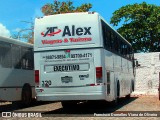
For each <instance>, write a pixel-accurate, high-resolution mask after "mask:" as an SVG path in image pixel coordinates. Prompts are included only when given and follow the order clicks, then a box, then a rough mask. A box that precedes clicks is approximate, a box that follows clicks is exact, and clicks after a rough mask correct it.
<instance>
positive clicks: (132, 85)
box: [132, 80, 134, 91]
mask: <svg viewBox="0 0 160 120" xmlns="http://www.w3.org/2000/svg"><path fill="white" fill-rule="evenodd" d="M132 91H134V81H133V80H132Z"/></svg>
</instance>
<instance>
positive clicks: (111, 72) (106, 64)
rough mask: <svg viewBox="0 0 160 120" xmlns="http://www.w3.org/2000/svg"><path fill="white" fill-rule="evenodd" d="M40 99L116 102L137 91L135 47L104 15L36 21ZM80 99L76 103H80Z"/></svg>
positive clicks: (65, 103) (70, 15)
mask: <svg viewBox="0 0 160 120" xmlns="http://www.w3.org/2000/svg"><path fill="white" fill-rule="evenodd" d="M34 32H35V36H34V37H35V44H34V60H35V82H36V87H35V88H36V94H37V96H36V97H37V100H38V101H61V102H62V105H63V107H67V106H71V105H73V104H75V103H76V102H77V101H79V100H80V101H81V100H106V101H114V100H117V98H119V97H122V96H127V97H129V96H130V94H131V92H132V91H133V90H134V68H133V52H132V46H131V44H130V43H129V42H127V41H126V40H125V39H124V38H123V37H122V36H121V35H120V34H118V33H117V32H116V31H115V30H114V29H113V28H112V27H110V26H109V25H108V24H107V23H106V22H105V20H104V19H103V18H102V17H101V16H100V15H99V14H98V13H90V12H85V13H67V14H58V15H51V16H44V17H42V18H37V19H36V20H35V31H34ZM74 101H75V102H74Z"/></svg>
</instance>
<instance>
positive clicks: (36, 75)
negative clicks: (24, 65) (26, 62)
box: [35, 70, 39, 85]
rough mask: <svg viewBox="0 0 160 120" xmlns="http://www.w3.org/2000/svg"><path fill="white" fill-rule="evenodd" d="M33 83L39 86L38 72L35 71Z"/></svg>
mask: <svg viewBox="0 0 160 120" xmlns="http://www.w3.org/2000/svg"><path fill="white" fill-rule="evenodd" d="M35 83H36V85H39V70H35Z"/></svg>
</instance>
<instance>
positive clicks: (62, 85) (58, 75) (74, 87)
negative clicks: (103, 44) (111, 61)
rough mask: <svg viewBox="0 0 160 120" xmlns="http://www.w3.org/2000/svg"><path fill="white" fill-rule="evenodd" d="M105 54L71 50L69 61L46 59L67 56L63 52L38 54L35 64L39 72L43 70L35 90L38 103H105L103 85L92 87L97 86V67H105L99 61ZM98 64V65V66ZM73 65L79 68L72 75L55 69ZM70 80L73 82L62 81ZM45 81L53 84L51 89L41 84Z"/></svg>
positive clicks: (67, 59) (100, 50) (70, 72)
mask: <svg viewBox="0 0 160 120" xmlns="http://www.w3.org/2000/svg"><path fill="white" fill-rule="evenodd" d="M102 51H103V50H102V49H87V50H85V49H81V50H80V49H77V50H70V53H69V54H70V58H63V59H59V60H55V59H54V58H51V59H46V58H47V57H46V56H57V55H64V56H66V53H65V51H64V50H63V51H62V50H61V51H54V52H53V51H52V52H42V53H36V54H35V58H40V60H39V62H36V64H35V67H36V69H39V70H40V86H39V88H36V92H37V100H104V99H105V97H106V96H105V87H104V84H101V85H97V86H96V85H95V86H92V85H94V84H96V73H95V72H96V71H95V69H96V66H102V61H101V58H100V57H101V54H102ZM76 55H77V56H76ZM78 56H83V57H80V58H79V57H78ZM95 56H96V57H95ZM72 57H73V58H72ZM95 61H98V62H96V64H95ZM70 65H71V66H72V65H75V66H76V65H78V66H79V68H76V70H73V71H72V70H71V71H67V70H64V69H58V68H56V67H57V66H70ZM69 77H70V78H71V79H72V80H70V81H69V80H68V81H65V80H63V78H66V79H67V78H69ZM46 80H50V81H51V85H49V86H48V85H47V84H46V86H45V84H43V82H42V81H46ZM41 89H43V91H41Z"/></svg>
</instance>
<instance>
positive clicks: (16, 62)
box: [12, 45, 21, 69]
mask: <svg viewBox="0 0 160 120" xmlns="http://www.w3.org/2000/svg"><path fill="white" fill-rule="evenodd" d="M20 58H21V56H20V46H18V45H12V63H13V67H14V68H16V69H20V68H21V63H20Z"/></svg>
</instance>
